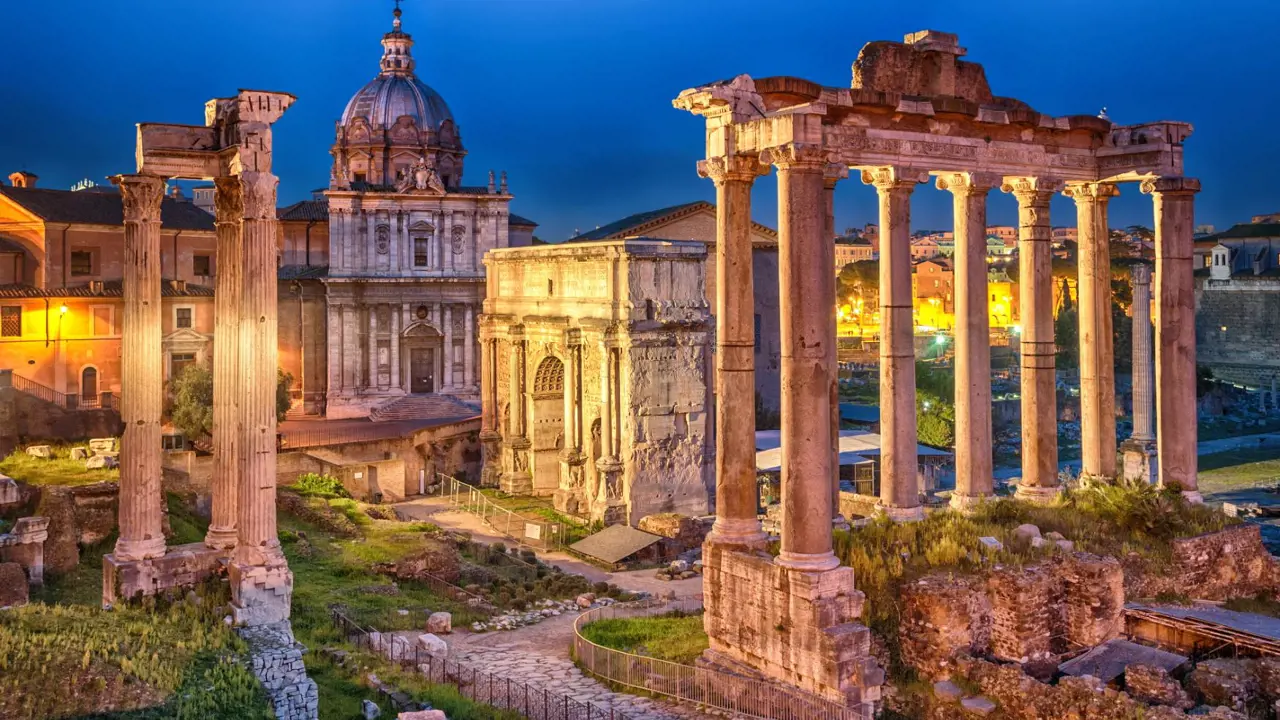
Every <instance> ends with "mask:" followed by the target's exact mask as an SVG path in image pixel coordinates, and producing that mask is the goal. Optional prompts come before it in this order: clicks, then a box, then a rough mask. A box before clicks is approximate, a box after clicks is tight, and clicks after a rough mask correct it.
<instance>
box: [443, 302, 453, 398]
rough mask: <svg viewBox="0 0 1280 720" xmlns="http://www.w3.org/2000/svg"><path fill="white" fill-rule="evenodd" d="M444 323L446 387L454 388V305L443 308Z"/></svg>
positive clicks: (446, 388) (447, 388)
mask: <svg viewBox="0 0 1280 720" xmlns="http://www.w3.org/2000/svg"><path fill="white" fill-rule="evenodd" d="M440 314H441V316H442V324H443V325H444V389H445V390H452V389H453V306H452V305H445V306H443V307H442V308H441V312H440Z"/></svg>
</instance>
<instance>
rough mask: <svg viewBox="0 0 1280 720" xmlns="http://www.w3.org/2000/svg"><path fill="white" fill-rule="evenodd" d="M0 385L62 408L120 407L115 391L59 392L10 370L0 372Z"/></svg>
mask: <svg viewBox="0 0 1280 720" xmlns="http://www.w3.org/2000/svg"><path fill="white" fill-rule="evenodd" d="M0 387H11V388H13V389H14V390H17V391H18V392H20V393H25V394H27V395H30V396H31V397H34V398H36V399H38V400H43V401H45V402H47V403H51V404H53V405H57V406H58V407H60V408H62V409H64V410H97V409H104V410H116V411H119V409H120V396H119V395H117V394H116V393H110V392H104V393H96V394H91V395H81V394H78V393H61V392H58V391H57V390H54V389H53V388H51V387H49V386H48V385H42V384H40V383H38V382H36V381H35V380H32V379H30V378H26V377H23V376H21V375H19V374H17V373H15V372H12V371H4V372H3V373H2V374H0Z"/></svg>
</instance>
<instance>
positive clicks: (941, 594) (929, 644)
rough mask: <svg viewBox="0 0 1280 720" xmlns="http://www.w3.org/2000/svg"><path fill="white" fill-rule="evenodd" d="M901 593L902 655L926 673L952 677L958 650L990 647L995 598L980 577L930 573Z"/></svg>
mask: <svg viewBox="0 0 1280 720" xmlns="http://www.w3.org/2000/svg"><path fill="white" fill-rule="evenodd" d="M900 597H901V618H902V619H901V621H900V623H899V628H898V636H899V639H900V641H901V645H902V660H903V662H905V663H906V664H907V665H910V666H911V667H913V668H915V669H916V671H917V672H919V673H920V674H921V675H923V676H924V677H927V678H936V679H942V678H947V677H949V676H950V675H951V674H952V672H953V671H954V669H955V664H954V661H953V658H954V657H955V656H956V655H957V654H958V653H961V652H963V653H968V654H983V653H985V652H987V650H988V648H989V646H990V643H991V603H990V600H988V598H987V595H986V592H985V588H984V587H983V586H982V585H981V580H980V579H979V578H973V577H955V578H953V577H950V576H941V575H938V576H929V577H925V578H921V579H920V580H918V581H916V582H913V583H911V584H910V585H907V586H905V587H903V589H902V592H901V595H900Z"/></svg>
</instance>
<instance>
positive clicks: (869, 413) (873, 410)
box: [840, 403, 880, 423]
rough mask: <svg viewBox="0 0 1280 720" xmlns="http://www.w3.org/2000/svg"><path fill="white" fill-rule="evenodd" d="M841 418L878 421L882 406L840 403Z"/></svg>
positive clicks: (866, 421) (865, 421)
mask: <svg viewBox="0 0 1280 720" xmlns="http://www.w3.org/2000/svg"><path fill="white" fill-rule="evenodd" d="M840 419H841V420H846V421H848V422H856V423H878V422H880V408H879V407H877V406H875V405H859V404H858V403H840Z"/></svg>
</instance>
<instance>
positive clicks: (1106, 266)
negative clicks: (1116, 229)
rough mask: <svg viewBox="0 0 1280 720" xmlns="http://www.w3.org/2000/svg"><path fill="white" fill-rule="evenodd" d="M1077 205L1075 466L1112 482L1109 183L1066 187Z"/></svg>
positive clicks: (1113, 393) (1113, 405)
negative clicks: (1077, 418)
mask: <svg viewBox="0 0 1280 720" xmlns="http://www.w3.org/2000/svg"><path fill="white" fill-rule="evenodd" d="M1067 194H1068V195H1069V196H1071V197H1073V198H1075V201H1076V217H1077V221H1076V223H1077V229H1078V230H1077V231H1078V233H1079V241H1080V244H1079V260H1078V266H1079V267H1078V270H1079V282H1078V293H1079V298H1080V302H1079V308H1080V455H1081V458H1080V464H1081V474H1082V475H1084V476H1087V477H1091V478H1100V479H1104V480H1114V479H1115V477H1116V387H1115V356H1114V354H1113V349H1112V343H1113V340H1112V337H1111V253H1110V249H1109V242H1110V239H1109V237H1108V235H1109V228H1108V227H1107V204H1108V202H1109V201H1110V199H1111V198H1112V197H1113V196H1115V195H1117V194H1118V192H1117V191H1116V186H1115V185H1111V184H1108V183H1078V184H1072V185H1069V186H1067Z"/></svg>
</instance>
